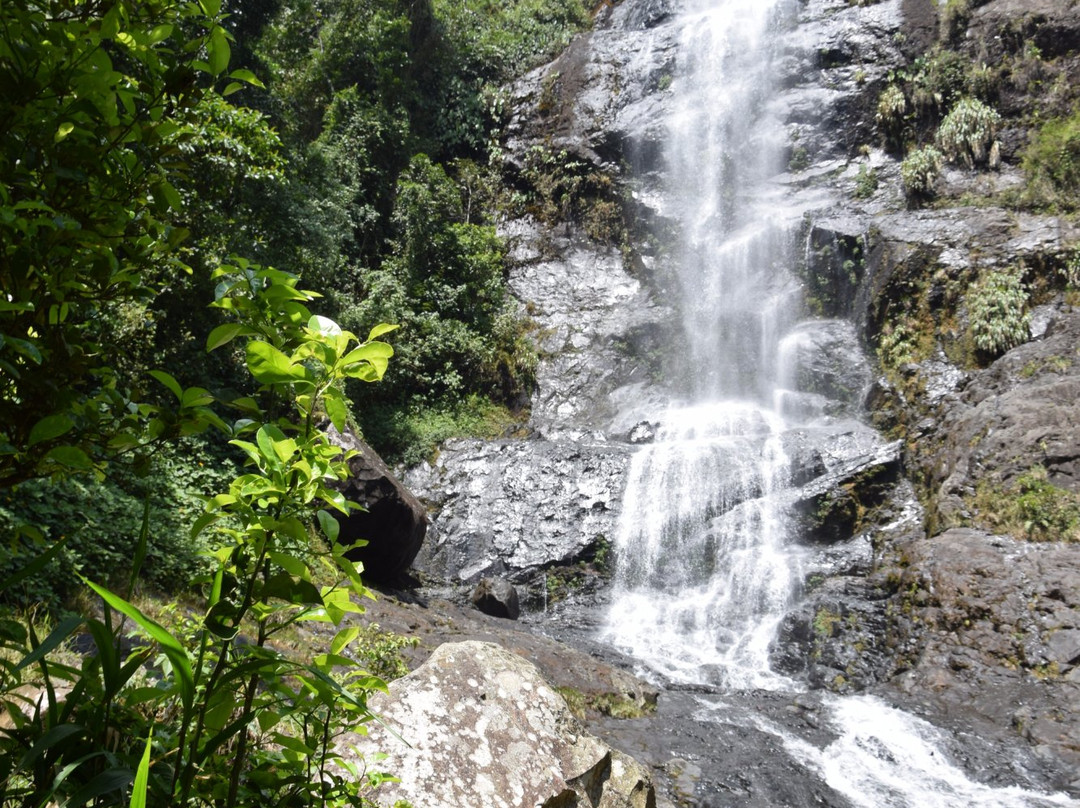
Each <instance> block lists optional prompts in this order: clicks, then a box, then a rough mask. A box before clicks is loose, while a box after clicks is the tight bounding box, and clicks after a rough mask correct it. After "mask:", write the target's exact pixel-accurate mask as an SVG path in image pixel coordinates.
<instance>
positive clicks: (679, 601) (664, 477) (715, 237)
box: [606, 0, 799, 687]
mask: <svg viewBox="0 0 1080 808" xmlns="http://www.w3.org/2000/svg"><path fill="white" fill-rule="evenodd" d="M790 5H791V4H790V3H789V2H786V0H727V1H726V2H722V3H720V4H717V5H714V6H712V7H710V8H702V9H696V10H692V11H689V12H687V13H686V15H685V25H684V26H683V28H682V36H681V47H680V51H679V52H680V54H682V55H683V57H684V58H683V64H682V68H681V71H680V72H679V74H678V75H677V77H676V78H675V80H674V82H673V83H672V92H673V93H674V94H675V97H676V99H677V101H676V103H675V110H674V114H673V115H672V118H671V121H670V125H669V133H668V139H667V144H668V147H667V155H666V159H667V172H668V179H669V183H668V185H669V188H668V203H669V204H670V205H671V207H672V210H671V214H672V216H673V217H674V218H675V219H676V220H677V221H678V222H679V223H680V226H681V229H682V243H681V244H680V245H679V249H678V267H679V270H678V282H679V287H680V295H681V300H680V304H681V305H680V310H681V312H682V315H683V323H682V325H683V330H684V335H685V339H684V345H685V346H686V349H685V356H684V357H683V359H684V362H683V366H684V367H685V368H686V371H685V372H684V373H683V374H681V375H682V378H681V379H678V380H675V381H674V383H675V386H676V387H677V389H678V391H679V394H680V396H681V397H682V399H683V403H681V404H679V405H677V406H673V407H672V408H671V409H669V410H668V411H667V412H666V413H664V414H663V415H662V417H661V419H660V420H661V426H660V429H659V430H658V432H657V437H656V442H655V443H654V444H653V445H652V446H650V447H648V448H646V449H644V450H643V451H641V452H639V453H638V454H637V455H636V456H635V457H634V459H633V461H632V465H631V469H630V474H629V481H628V485H627V489H626V493H625V496H624V504H623V514H622V518H621V524H620V528H619V533H618V535H617V537H616V542H615V547H616V552H617V557H618V558H619V559H620V562H619V563H618V565H617V568H616V569H617V572H616V583H615V588H616V593H617V596H616V598H615V602H614V604H613V607H612V609H611V613H610V616H609V620H608V626H607V630H606V636H607V638H608V640H609V641H610V642H612V643H613V644H615V645H616V646H618V647H620V648H623V649H624V650H626V651H628V652H629V653H631V654H632V655H633V656H635V657H636V658H638V659H641V660H643V661H644V662H646V664H648V665H649V666H650V667H652V668H654V669H656V670H658V671H660V672H661V673H663V674H664V675H666V676H667V677H669V678H670V679H672V680H674V681H681V682H701V681H705V682H710V683H717V684H725V685H728V686H736V687H738V686H751V685H753V686H762V685H766V684H768V682H769V680H770V679H771V678H772V675H771V674H770V673H769V668H768V661H767V653H768V644H769V641H770V640H771V638H772V635H773V631H774V629H775V626H776V623H777V622H778V621H779V619H780V618H781V616H782V615H783V613H784V611H785V608H786V607H787V606H788V605H789V604H790V599H791V598H792V596H793V595H795V594H796V593H797V581H798V578H799V576H798V574H797V573H798V569H797V557H796V554H795V553H794V552H792V551H791V549H790V548H789V547H788V544H789V542H788V537H789V533H790V529H789V526H788V524H787V520H786V519H785V515H784V512H783V509H782V508H781V507H780V500H779V497H778V494H779V493H780V492H782V491H783V490H784V489H785V488H786V487H787V482H788V480H787V476H788V466H789V463H788V460H787V458H786V457H785V455H784V451H783V447H782V443H781V440H780V436H781V434H782V433H783V431H784V430H785V429H786V428H787V424H786V422H785V420H784V418H783V417H782V416H781V414H780V413H779V412H778V411H776V410H775V409H774V405H773V403H774V401H777V400H778V398H779V397H778V396H777V390H778V385H779V383H780V377H781V367H780V361H779V360H780V343H781V340H782V338H783V336H784V334H785V333H786V331H787V330H788V329H790V327H791V326H792V325H793V323H794V322H795V319H796V314H797V312H798V305H799V288H798V284H797V283H796V282H795V279H794V278H793V277H792V275H791V270H790V267H791V265H792V256H793V246H794V242H795V233H796V231H797V227H798V224H799V217H798V216H797V215H794V216H793V215H791V214H790V212H789V211H786V210H784V208H783V206H782V205H781V204H778V201H779V200H778V197H777V195H776V193H775V192H773V191H772V187H771V185H770V183H769V181H768V180H769V178H770V177H772V176H775V175H776V174H777V173H778V172H779V171H780V170H781V169H782V156H783V140H782V138H780V137H778V135H777V133H778V132H779V133H782V132H783V127H782V126H781V125H780V124H779V123H778V122H776V121H773V120H770V119H769V118H768V115H767V114H766V113H765V102H766V101H767V100H768V98H769V95H770V92H771V89H772V85H773V79H772V72H773V71H772V63H773V56H774V54H773V53H772V48H773V44H772V43H774V42H775V41H776V37H775V36H770V32H771V31H773V29H774V28H775V26H776V24H777V23H778V21H779V20H781V19H782V18H783V16H784V14H785V13H786V10H787V7H788V6H790Z"/></svg>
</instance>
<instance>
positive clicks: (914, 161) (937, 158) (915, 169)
mask: <svg viewBox="0 0 1080 808" xmlns="http://www.w3.org/2000/svg"><path fill="white" fill-rule="evenodd" d="M944 161H945V156H944V155H943V154H942V153H941V152H940V151H938V150H937V149H935V148H934V147H933V146H924V147H923V148H921V149H916V150H915V151H913V152H911V154H909V155H908V156H907V157H905V158H904V162H902V163H901V164H900V181H901V183H902V184H903V186H904V193H905V194H906V195H907V196H908V197H909V198H911V199H920V198H924V197H930V196H933V195H934V184H935V183H936V182H937V178H938V176H940V174H941V168H942V164H943V163H944Z"/></svg>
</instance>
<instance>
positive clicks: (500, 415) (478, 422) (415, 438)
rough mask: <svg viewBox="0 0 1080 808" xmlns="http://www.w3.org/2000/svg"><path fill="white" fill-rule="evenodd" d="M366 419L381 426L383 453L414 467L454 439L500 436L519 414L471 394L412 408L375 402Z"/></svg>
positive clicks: (508, 430)
mask: <svg viewBox="0 0 1080 808" xmlns="http://www.w3.org/2000/svg"><path fill="white" fill-rule="evenodd" d="M364 420H365V421H367V422H371V423H374V424H377V425H378V426H379V436H380V439H381V446H382V450H383V451H382V454H383V455H384V456H385V457H389V458H392V459H393V460H394V461H396V462H399V463H404V464H405V465H407V466H413V465H416V464H418V463H422V462H424V461H425V460H430V459H431V457H432V455H433V454H434V453H435V451H436V448H437V447H438V446H439V445H440V444H442V443H443V442H444V441H447V440H450V439H451V438H462V437H479V438H498V437H503V436H504V435H506V434H507V433H509V432H510V431H512V430H513V429H514V428H515V427H516V426H518V425H519V423H520V417H519V416H518V415H515V414H514V413H513V412H512V411H510V410H509V409H508V408H507V407H505V406H504V405H500V404H497V403H495V402H493V401H491V399H489V398H487V397H485V396H481V395H477V394H475V393H474V394H472V395H469V396H467V397H465V398H464V399H462V400H460V401H456V402H455V401H449V402H446V403H443V404H434V405H430V406H423V405H421V404H416V405H414V406H413V407H404V408H403V407H390V406H386V405H382V406H380V405H378V404H376V405H374V406H372V407H370V408H369V409H367V410H365V412H364Z"/></svg>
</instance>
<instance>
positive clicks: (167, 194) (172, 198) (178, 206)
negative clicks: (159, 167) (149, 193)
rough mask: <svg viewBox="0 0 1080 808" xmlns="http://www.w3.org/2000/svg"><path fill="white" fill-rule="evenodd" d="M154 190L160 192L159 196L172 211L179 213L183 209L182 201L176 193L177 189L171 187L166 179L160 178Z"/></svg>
mask: <svg viewBox="0 0 1080 808" xmlns="http://www.w3.org/2000/svg"><path fill="white" fill-rule="evenodd" d="M156 190H157V192H158V193H160V194H161V197H162V199H164V200H165V203H166V204H167V205H168V206H169V207H170V208H172V209H173V210H174V211H176V212H177V213H179V212H180V211H182V210H183V208H184V203H183V201H182V200H181V199H180V194H179V193H177V190H176V189H175V188H173V187H172V185H171V184H170V183H169V182H168V181H167V180H162V181H161V182H159V183H158V184H157V189H156Z"/></svg>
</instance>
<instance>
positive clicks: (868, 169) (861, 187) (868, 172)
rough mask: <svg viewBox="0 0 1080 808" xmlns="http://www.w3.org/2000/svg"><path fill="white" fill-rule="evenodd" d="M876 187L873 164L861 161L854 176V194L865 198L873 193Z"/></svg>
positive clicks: (875, 174)
mask: <svg viewBox="0 0 1080 808" xmlns="http://www.w3.org/2000/svg"><path fill="white" fill-rule="evenodd" d="M877 189H878V175H877V171H876V170H874V168H873V166H870V165H867V164H866V163H863V164H862V165H861V166H859V173H858V175H856V177H855V196H856V197H858V198H859V199H867V198H868V197H871V196H873V195H874V191H876V190H877Z"/></svg>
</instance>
